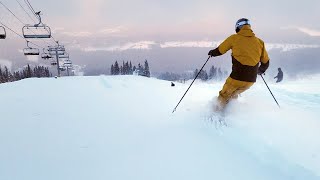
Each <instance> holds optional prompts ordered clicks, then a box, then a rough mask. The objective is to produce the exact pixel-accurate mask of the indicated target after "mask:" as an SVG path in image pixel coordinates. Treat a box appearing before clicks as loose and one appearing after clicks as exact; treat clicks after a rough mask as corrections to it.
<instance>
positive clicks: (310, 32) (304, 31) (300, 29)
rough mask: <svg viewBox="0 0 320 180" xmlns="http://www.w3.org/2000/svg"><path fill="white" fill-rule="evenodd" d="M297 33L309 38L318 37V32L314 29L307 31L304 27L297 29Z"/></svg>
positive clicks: (319, 34) (319, 32)
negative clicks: (304, 34) (299, 32)
mask: <svg viewBox="0 0 320 180" xmlns="http://www.w3.org/2000/svg"><path fill="white" fill-rule="evenodd" d="M298 30H299V31H301V32H303V33H306V34H308V35H309V36H320V31H318V30H314V29H308V28H304V27H299V28H298Z"/></svg>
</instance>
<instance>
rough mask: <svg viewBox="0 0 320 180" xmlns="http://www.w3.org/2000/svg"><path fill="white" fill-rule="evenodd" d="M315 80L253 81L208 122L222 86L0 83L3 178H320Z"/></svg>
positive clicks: (134, 80)
mask: <svg viewBox="0 0 320 180" xmlns="http://www.w3.org/2000/svg"><path fill="white" fill-rule="evenodd" d="M319 80H320V77H317V78H314V79H309V80H306V79H304V80H299V81H292V82H284V83H283V84H279V85H276V84H272V83H270V87H271V89H272V90H273V93H274V95H275V96H276V97H277V98H278V101H279V103H280V105H281V107H282V108H281V109H279V108H278V107H277V105H276V104H275V103H274V102H273V99H272V97H271V95H270V94H269V92H268V90H267V89H266V87H265V85H264V84H262V82H261V80H259V81H258V82H257V83H256V84H255V85H254V86H253V87H252V88H251V89H250V90H249V91H247V92H245V93H243V94H242V96H241V98H239V100H238V101H236V102H232V103H231V104H230V106H229V108H228V110H227V111H228V115H227V117H226V121H227V123H228V127H218V128H216V127H215V125H214V123H211V122H210V121H209V120H208V116H209V115H210V111H209V109H210V108H211V106H212V103H211V101H212V99H213V98H214V97H215V96H216V95H217V94H218V91H219V90H220V88H221V87H222V82H219V83H215V82H209V83H201V82H196V83H195V85H194V86H193V87H192V88H191V90H190V92H189V93H188V94H187V96H186V98H185V99H184V100H183V102H182V103H181V104H180V106H179V107H178V109H177V112H175V113H174V114H172V113H171V112H172V110H173V108H174V107H175V105H176V103H177V102H178V100H179V99H180V98H181V96H182V94H183V93H184V91H185V90H186V89H187V87H188V85H189V84H179V83H177V84H176V87H170V82H167V81H161V80H157V79H152V78H151V79H148V78H144V77H136V76H117V77H116V76H112V77H109V76H100V77H70V78H67V77H65V78H59V79H54V78H52V79H27V80H22V81H19V82H14V83H7V84H1V85H0V100H1V108H0V116H1V119H0V179H1V180H22V179H23V180H43V179H46V180H57V179H59V180H72V179H74V180H88V179H92V180H106V179H108V180H109V179H110V180H128V179H130V180H133V179H136V180H143V179H145V180H154V179H158V180H170V179H172V180H178V179H183V180H188V179H192V180H202V179H219V180H239V179H243V180H248V179H252V180H257V179H259V180H263V179H266V180H286V179H299V180H307V179H308V180H315V179H320V141H319V138H320V118H319V116H320V85H319V83H318V82H319Z"/></svg>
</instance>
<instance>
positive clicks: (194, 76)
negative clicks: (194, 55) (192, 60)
mask: <svg viewBox="0 0 320 180" xmlns="http://www.w3.org/2000/svg"><path fill="white" fill-rule="evenodd" d="M198 73H199V70H198V69H196V70H195V71H194V73H193V78H196V76H197V74H198ZM199 76H200V74H199ZM199 76H198V77H197V79H199Z"/></svg>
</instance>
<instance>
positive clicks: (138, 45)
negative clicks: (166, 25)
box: [81, 41, 320, 52]
mask: <svg viewBox="0 0 320 180" xmlns="http://www.w3.org/2000/svg"><path fill="white" fill-rule="evenodd" d="M221 42H222V41H168V42H163V43H156V42H154V41H139V42H128V43H126V44H124V45H120V46H116V45H115V46H104V47H94V46H89V47H85V48H81V49H82V51H85V52H93V51H126V50H130V49H136V50H138V49H148V50H150V49H152V46H158V47H160V48H163V49H166V48H214V47H218V46H219V45H220V44H221ZM266 48H267V50H273V49H280V50H281V51H292V50H296V49H310V48H320V45H317V44H283V43H266Z"/></svg>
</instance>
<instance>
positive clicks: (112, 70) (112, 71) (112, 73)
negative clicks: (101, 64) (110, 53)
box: [111, 64, 114, 75]
mask: <svg viewBox="0 0 320 180" xmlns="http://www.w3.org/2000/svg"><path fill="white" fill-rule="evenodd" d="M111 75H114V67H113V64H112V65H111Z"/></svg>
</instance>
